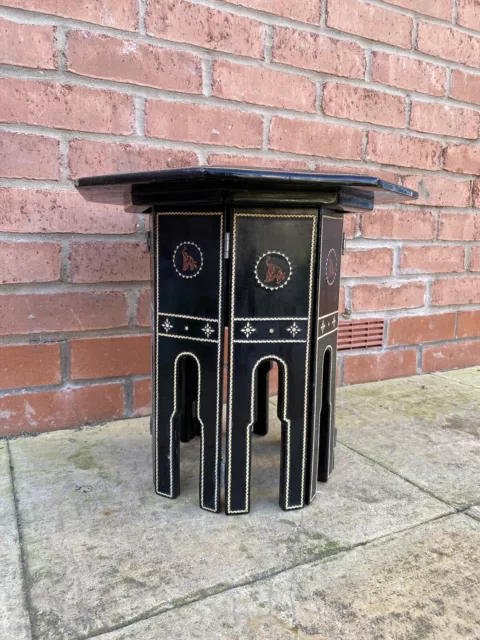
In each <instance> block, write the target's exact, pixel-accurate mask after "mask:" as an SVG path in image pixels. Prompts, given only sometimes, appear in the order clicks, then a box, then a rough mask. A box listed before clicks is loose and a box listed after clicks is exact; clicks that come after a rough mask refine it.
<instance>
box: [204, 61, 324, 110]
mask: <svg viewBox="0 0 480 640" xmlns="http://www.w3.org/2000/svg"><path fill="white" fill-rule="evenodd" d="M213 95H214V96H217V97H218V98H225V99H226V100H236V101H238V102H248V103H251V104H264V105H267V106H270V107H281V108H283V109H295V110H297V111H310V112H314V111H315V99H316V86H315V83H314V82H313V81H312V80H310V79H309V78H305V77H302V76H299V75H296V74H292V73H283V72H282V71H271V70H268V69H263V68H257V67H251V66H247V65H240V64H234V63H232V62H229V61H217V62H215V63H214V65H213Z"/></svg>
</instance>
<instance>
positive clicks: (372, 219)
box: [360, 209, 435, 240]
mask: <svg viewBox="0 0 480 640" xmlns="http://www.w3.org/2000/svg"><path fill="white" fill-rule="evenodd" d="M360 228H361V232H362V236H363V237H364V238H371V239H376V238H395V239H397V240H432V239H433V238H434V236H435V216H434V215H433V214H432V213H430V212H429V211H402V210H400V209H394V210H391V209H377V210H376V211H371V212H370V211H369V212H368V213H362V216H361V222H360Z"/></svg>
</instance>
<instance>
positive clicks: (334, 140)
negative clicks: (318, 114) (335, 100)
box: [270, 116, 362, 160]
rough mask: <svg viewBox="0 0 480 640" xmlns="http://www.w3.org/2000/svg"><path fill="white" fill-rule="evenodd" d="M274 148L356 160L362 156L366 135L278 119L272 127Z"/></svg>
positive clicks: (320, 125) (351, 130)
mask: <svg viewBox="0 0 480 640" xmlns="http://www.w3.org/2000/svg"><path fill="white" fill-rule="evenodd" d="M340 141H341V142H340ZM270 148H271V149H274V150H276V151H289V152H291V153H300V154H305V155H312V156H313V155H315V156H323V157H334V158H348V159H353V160H354V159H359V158H361V155H362V132H361V131H360V130H359V129H354V128H350V127H345V126H341V125H331V124H327V123H323V122H310V121H305V120H294V119H291V118H280V117H277V116H275V117H274V118H273V119H272V124H271V127H270Z"/></svg>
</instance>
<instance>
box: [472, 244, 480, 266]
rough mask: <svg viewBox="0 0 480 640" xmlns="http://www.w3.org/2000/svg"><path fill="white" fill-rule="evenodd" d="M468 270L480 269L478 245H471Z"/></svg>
mask: <svg viewBox="0 0 480 640" xmlns="http://www.w3.org/2000/svg"><path fill="white" fill-rule="evenodd" d="M470 271H480V246H476V247H472V253H471V256H470Z"/></svg>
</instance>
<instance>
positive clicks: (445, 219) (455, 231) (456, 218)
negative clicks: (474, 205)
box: [438, 213, 475, 241]
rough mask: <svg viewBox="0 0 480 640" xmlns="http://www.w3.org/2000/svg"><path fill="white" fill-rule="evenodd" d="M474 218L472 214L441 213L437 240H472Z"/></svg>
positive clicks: (473, 235) (473, 236)
mask: <svg viewBox="0 0 480 640" xmlns="http://www.w3.org/2000/svg"><path fill="white" fill-rule="evenodd" d="M474 238H475V216H474V215H473V213H465V214H463V213H442V214H440V225H439V228H438V239H439V240H464V241H469V240H474Z"/></svg>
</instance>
